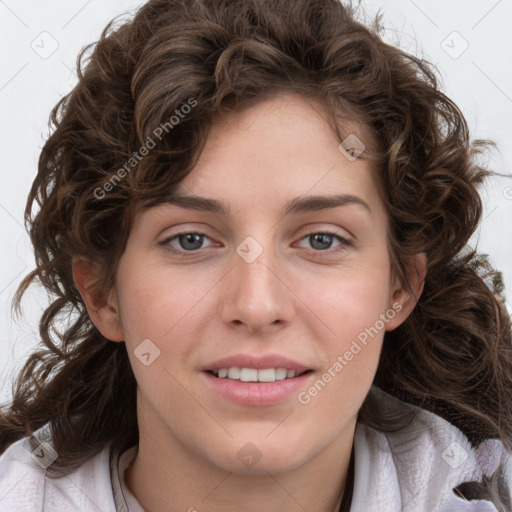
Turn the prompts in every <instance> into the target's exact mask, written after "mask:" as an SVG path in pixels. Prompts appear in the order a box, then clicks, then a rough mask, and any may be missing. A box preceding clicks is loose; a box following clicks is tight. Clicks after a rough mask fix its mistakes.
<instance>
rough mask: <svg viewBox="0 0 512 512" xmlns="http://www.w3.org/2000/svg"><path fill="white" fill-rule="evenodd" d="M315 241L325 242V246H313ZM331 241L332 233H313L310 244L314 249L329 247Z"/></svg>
mask: <svg viewBox="0 0 512 512" xmlns="http://www.w3.org/2000/svg"><path fill="white" fill-rule="evenodd" d="M317 242H319V243H320V244H322V243H324V244H327V247H318V246H316V247H315V245H316V244H317ZM331 243H332V235H328V234H326V233H317V234H315V235H312V243H311V245H312V246H313V247H314V248H315V249H329V247H330V246H331Z"/></svg>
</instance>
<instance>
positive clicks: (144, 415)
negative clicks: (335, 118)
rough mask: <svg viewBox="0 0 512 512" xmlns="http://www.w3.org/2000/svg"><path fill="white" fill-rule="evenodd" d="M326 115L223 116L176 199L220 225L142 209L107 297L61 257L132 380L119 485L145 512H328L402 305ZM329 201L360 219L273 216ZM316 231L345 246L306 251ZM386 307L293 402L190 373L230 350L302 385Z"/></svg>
mask: <svg viewBox="0 0 512 512" xmlns="http://www.w3.org/2000/svg"><path fill="white" fill-rule="evenodd" d="M326 119H327V118H326V116H325V114H324V112H323V110H322V106H321V105H320V104H317V103H315V102H312V101H310V100H308V101H305V100H304V99H301V98H300V97H298V96H295V95H291V94H281V95H278V96H275V97H274V98H272V99H268V100H265V101H263V102H261V103H259V104H257V105H255V106H253V107H251V108H249V109H247V110H244V111H242V112H240V113H227V114H224V115H222V116H221V117H219V118H218V119H217V120H216V122H215V123H214V124H213V128H212V131H211V133H210V136H209V139H208V141H207V145H206V147H205V150H204V152H203V153H202V155H201V158H200V160H199V162H198V164H197V166H196V167H195V168H194V169H193V171H192V172H191V174H189V175H188V176H187V178H186V179H185V180H184V181H183V182H182V183H181V185H180V188H179V191H181V192H183V193H186V194H191V195H197V196H202V197H209V198H213V199H218V200H221V201H223V202H225V203H226V204H228V205H230V207H231V215H229V216H223V215H220V214H213V213H208V212H197V211H193V210H187V209H183V208H180V207H178V206H176V205H161V206H157V207H154V208H151V209H150V210H147V211H144V212H143V213H140V214H139V215H138V216H137V218H136V220H135V223H134V225H133V228H132V231H131V234H130V237H129V240H128V244H127V247H126V250H125V252H124V254H123V256H122V257H121V259H120V262H119V266H118V270H117V275H116V284H115V286H114V288H113V289H112V290H111V292H110V294H109V296H108V298H107V300H106V301H102V300H100V299H99V298H98V296H97V295H95V293H94V289H93V288H92V287H91V286H89V283H91V282H92V281H93V279H94V275H95V274H94V269H93V267H92V266H90V265H89V264H88V263H87V261H86V260H85V259H84V258H77V259H76V260H75V262H74V276H75V281H76V283H77V286H78V288H79V289H80V291H81V293H82V296H83V298H84V301H85V302H86V305H87V308H88V311H89V314H90V316H91V319H92V320H93V322H94V323H95V325H96V326H97V327H98V329H99V330H100V331H101V332H102V333H103V335H104V336H106V337H107V338H108V339H110V340H112V341H113V342H122V341H124V342H125V343H126V345H127V349H128V354H129V357H130V362H131V364H132V367H133V371H134V374H135V377H136V379H137V382H138V396H137V403H138V405H137V410H138V422H139V430H140V444H139V451H138V454H137V456H136V458H135V461H134V463H133V464H132V465H131V466H130V468H129V470H128V471H127V474H126V475H125V481H126V483H127V485H128V486H129V488H130V490H131V492H132V493H133V494H134V496H135V497H136V498H137V499H138V501H139V502H140V503H141V505H142V506H143V507H144V508H145V509H147V510H151V511H152V512H159V511H162V512H163V511H166V512H169V511H173V512H178V511H190V512H192V511H193V510H197V511H198V512H203V511H211V512H213V511H218V510H223V511H226V512H231V511H232V512H235V511H239V510H241V509H242V508H243V510H246V511H248V512H252V511H253V512H256V511H261V510H265V511H268V512H278V511H279V512H280V511H282V510H287V511H291V512H294V511H297V512H298V511H301V512H303V511H304V510H307V511H311V512H313V511H315V512H320V511H322V512H325V511H327V512H332V511H336V510H337V509H338V507H339V504H340V502H341V497H342V495H343V492H344V490H345V480H346V475H347V469H348V462H349V456H350V452H351V449H352V444H353V439H354V430H355V426H356V416H357V412H358V410H359V408H360V407H361V405H362V403H363V401H364V398H365V396H366V395H367V393H368V391H369V389H370V387H371V385H372V381H373V379H374V376H375V373H376V370H377V365H378V361H379V356H380V351H381V346H382V341H383V336H384V332H385V330H392V329H394V328H396V327H397V326H398V325H400V324H401V323H402V322H403V321H404V320H405V319H406V318H407V316H408V315H409V314H410V312H411V311H412V309H413V308H414V305H415V300H414V298H413V297H412V296H411V295H410V294H409V293H408V292H407V291H406V289H404V287H403V284H402V283H401V282H400V281H399V280H398V279H397V278H395V277H394V276H393V275H392V272H391V266H390V259H389V256H388V252H387V230H388V219H387V216H386V213H385V210H384V206H383V204H382V201H381V199H380V196H379V190H378V187H377V182H376V180H375V177H374V173H373V171H372V169H371V166H370V164H369V162H368V161H366V160H363V159H362V158H358V159H356V160H354V161H350V159H348V158H346V156H344V155H343V154H342V153H341V152H340V151H339V149H338V145H339V140H337V138H336V136H335V135H334V133H333V132H332V131H331V129H330V127H329V126H328V124H327V120H326ZM353 133H357V134H358V137H359V138H361V139H362V140H367V141H369V139H368V137H367V135H365V133H364V131H357V130H356V129H355V128H354V130H353ZM362 156H363V157H364V154H363V155H362ZM333 194H351V195H354V196H357V197H359V198H361V199H362V200H364V201H365V202H366V203H367V204H368V206H369V207H370V209H371V212H368V211H367V210H366V209H365V208H363V207H361V206H358V205H354V204H350V205H346V206H342V207H337V208H332V209H328V210H320V211H315V212H307V213H300V214H293V215H290V216H288V217H282V215H281V213H280V212H281V209H282V208H283V205H284V204H285V203H286V202H287V201H289V200H291V199H293V198H296V197H299V196H303V195H333ZM325 230H327V231H335V232H336V233H337V234H338V235H339V236H341V237H344V238H346V239H348V240H349V241H351V242H352V244H351V245H344V244H343V243H342V242H340V241H339V240H338V239H337V238H336V237H332V239H328V240H327V241H326V242H321V240H320V242H319V243H317V244H315V240H314V239H312V238H313V237H310V236H309V235H312V234H315V233H322V232H325ZM179 232H185V233H204V234H205V235H207V236H206V237H204V238H203V243H202V245H200V242H198V243H197V245H196V246H195V247H197V246H199V247H200V248H199V249H198V250H196V252H195V253H193V252H192V251H188V252H187V250H186V248H187V247H190V245H187V240H186V239H185V240H183V238H182V240H181V242H182V243H181V244H180V240H179V239H178V238H176V239H174V240H173V241H170V242H168V243H167V246H166V247H169V246H171V247H173V248H175V249H176V250H181V253H182V254H184V255H185V256H184V257H180V256H178V255H175V254H172V253H171V252H169V251H168V250H167V249H166V247H165V246H162V245H159V242H162V241H165V240H166V239H168V238H169V237H171V236H172V235H175V234H177V233H179ZM248 236H251V237H253V238H254V239H255V240H256V241H257V242H258V243H259V244H260V246H261V247H262V248H263V252H262V254H261V255H259V256H258V257H257V258H256V260H255V261H254V262H252V263H247V262H246V261H245V260H244V259H243V258H241V257H240V256H239V255H238V254H237V252H236V248H237V246H238V245H239V244H240V243H241V242H242V241H243V240H244V239H245V238H246V237H248ZM329 243H330V245H329ZM338 249H340V250H338ZM425 266H426V258H425V255H424V254H418V255H417V256H416V257H415V258H412V259H411V260H410V261H409V262H408V264H407V266H406V271H407V275H408V279H409V281H410V284H411V286H412V289H413V291H414V294H415V295H416V297H419V296H420V295H421V292H422V289H423V279H424V276H425ZM393 304H400V306H401V311H400V312H398V313H396V315H395V316H394V318H393V319H392V320H389V321H388V322H387V323H386V324H385V327H384V328H383V329H381V330H380V331H379V334H378V335H376V336H374V337H373V338H372V339H371V340H370V341H369V342H368V344H367V345H366V346H365V347H364V348H363V349H362V350H361V352H359V353H358V354H357V355H355V356H354V358H353V359H352V360H351V361H349V362H348V364H347V365H346V366H344V368H343V370H342V371H341V372H339V373H338V374H337V375H336V377H335V378H333V379H332V380H331V382H329V383H328V384H327V385H326V386H325V387H324V389H322V391H321V392H319V393H318V394H317V396H315V397H314V398H313V399H311V401H310V402H309V403H308V404H306V405H305V404H301V403H300V402H299V401H298V399H297V395H296V394H294V395H293V396H292V397H291V398H290V399H289V400H286V401H284V402H283V403H280V404H278V405H272V406H265V407H250V406H243V405H238V404H235V403H233V402H230V401H228V400H227V399H225V398H222V397H220V396H219V395H217V394H216V393H215V392H214V391H213V390H212V389H211V388H209V387H208V386H207V385H206V384H205V382H204V379H203V378H202V375H201V372H200V370H199V368H200V367H201V366H202V365H204V364H206V363H209V362H213V361H215V360H216V359H219V358H221V357H225V356H227V355H231V354H235V353H240V352H244V353H250V354H256V355H259V354H263V353H269V352H273V353H278V354H281V355H285V356H287V357H289V358H291V359H294V360H296V361H299V362H301V363H303V364H305V365H307V366H308V367H311V368H313V369H315V372H314V375H313V376H311V379H310V380H309V381H308V384H307V386H305V390H306V391H307V388H309V387H310V386H311V385H312V384H313V383H314V382H315V381H317V380H318V378H320V377H321V375H322V374H323V373H324V372H326V371H327V369H328V368H329V367H332V365H333V364H334V363H335V362H336V360H337V357H338V356H339V355H342V354H344V353H345V352H346V351H347V350H348V349H349V348H350V345H351V343H352V341H353V340H355V339H356V338H357V336H358V335H359V334H360V333H361V332H362V331H364V330H365V328H368V327H370V326H374V325H375V323H376V321H377V320H378V319H379V315H382V314H386V312H387V311H389V310H390V309H392V306H393ZM145 339H150V340H151V341H152V343H154V345H156V346H157V347H158V348H159V350H160V356H159V357H158V358H157V359H155V360H154V362H152V364H150V365H149V366H145V365H143V364H141V362H140V360H139V359H138V358H137V357H136V356H135V354H134V351H135V349H136V348H137V347H138V346H139V344H140V343H141V341H142V340H145ZM247 442H251V443H253V445H255V447H257V450H258V451H259V453H260V454H261V459H260V460H259V461H258V462H257V463H256V464H254V465H253V466H251V467H247V466H246V465H244V464H243V463H242V462H241V461H240V459H239V458H238V457H237V454H238V452H239V450H240V449H241V448H242V447H244V446H245V445H246V443H247Z"/></svg>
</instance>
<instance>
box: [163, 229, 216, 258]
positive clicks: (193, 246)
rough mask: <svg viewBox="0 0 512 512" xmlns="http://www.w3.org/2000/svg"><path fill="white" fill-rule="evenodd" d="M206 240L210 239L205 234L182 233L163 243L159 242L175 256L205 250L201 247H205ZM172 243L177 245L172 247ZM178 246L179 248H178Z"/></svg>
mask: <svg viewBox="0 0 512 512" xmlns="http://www.w3.org/2000/svg"><path fill="white" fill-rule="evenodd" d="M204 238H208V239H210V237H209V236H207V235H205V234H204V233H198V232H195V231H193V232H182V233H177V234H175V235H173V236H171V237H169V238H166V239H165V240H163V241H162V242H159V245H162V246H164V247H165V248H166V250H168V251H169V252H172V253H175V254H183V253H187V252H189V253H193V252H198V250H199V249H202V248H203V247H201V246H202V245H203V240H204ZM171 242H176V244H175V245H172V243H171ZM176 245H178V247H176Z"/></svg>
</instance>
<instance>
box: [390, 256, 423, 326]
mask: <svg viewBox="0 0 512 512" xmlns="http://www.w3.org/2000/svg"><path fill="white" fill-rule="evenodd" d="M403 266H404V270H405V275H406V278H407V281H408V283H409V285H410V289H409V287H408V286H407V283H402V282H401V280H400V279H399V278H398V277H397V278H396V279H395V286H394V288H393V290H392V296H391V301H390V304H389V307H390V308H391V307H393V309H394V310H395V311H398V310H399V311H398V313H397V314H396V315H395V316H394V318H393V319H392V320H390V321H389V322H388V323H387V325H386V330H387V331H392V330H393V329H396V328H397V327H398V326H399V325H401V324H402V323H403V322H404V321H405V320H406V318H407V317H408V316H409V315H410V314H411V313H412V311H413V309H414V307H415V306H416V303H417V301H418V300H419V298H420V296H421V294H422V293H423V287H424V285H425V277H426V274H427V255H426V254H425V253H424V252H421V253H418V254H415V255H414V256H410V257H407V258H406V259H404V260H403ZM398 305H399V306H398Z"/></svg>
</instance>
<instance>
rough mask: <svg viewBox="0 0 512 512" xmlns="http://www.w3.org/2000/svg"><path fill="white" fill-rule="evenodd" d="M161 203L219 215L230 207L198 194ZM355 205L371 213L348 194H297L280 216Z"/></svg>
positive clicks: (229, 211) (228, 210) (366, 205)
mask: <svg viewBox="0 0 512 512" xmlns="http://www.w3.org/2000/svg"><path fill="white" fill-rule="evenodd" d="M163 204H173V205H176V206H179V207H180V208H185V209H188V210H196V211H200V212H210V213H215V214H219V215H225V216H229V215H230V213H231V208H230V206H229V205H226V204H224V203H223V202H222V201H218V200H217V199H210V198H207V197H200V196H189V195H185V194H179V193H176V194H173V195H171V196H169V197H167V198H165V200H164V201H163ZM349 205H356V206H360V207H362V208H363V209H365V210H367V211H368V213H370V214H371V213H372V210H371V209H370V207H369V206H368V203H366V201H364V200H363V199H361V198H359V197H357V196H353V195H350V194H338V195H332V196H299V197H296V198H294V199H292V200H291V201H288V202H287V203H286V204H285V206H284V208H283V211H282V216H283V217H285V216H287V215H292V214H299V213H308V212H315V211H320V210H330V209H332V208H337V207H339V206H349Z"/></svg>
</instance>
